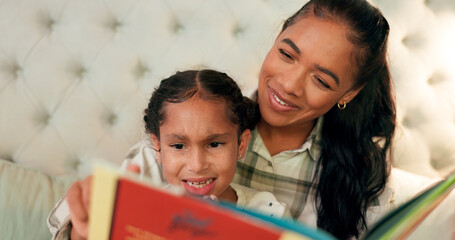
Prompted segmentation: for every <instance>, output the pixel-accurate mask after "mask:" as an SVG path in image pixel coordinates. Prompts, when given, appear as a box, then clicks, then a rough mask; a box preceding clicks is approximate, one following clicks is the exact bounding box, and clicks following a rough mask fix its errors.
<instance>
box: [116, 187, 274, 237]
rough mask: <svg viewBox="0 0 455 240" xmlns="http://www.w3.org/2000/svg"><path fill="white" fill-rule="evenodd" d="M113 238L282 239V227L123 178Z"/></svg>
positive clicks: (118, 191) (118, 190)
mask: <svg viewBox="0 0 455 240" xmlns="http://www.w3.org/2000/svg"><path fill="white" fill-rule="evenodd" d="M114 209H115V210H114V214H113V219H112V231H111V234H110V239H113V240H120V239H122V240H123V239H200V240H209V239H219V240H223V239H226V240H227V239H264V240H267V239H270V240H272V239H279V238H280V235H281V232H282V230H280V229H278V228H275V227H273V226H267V227H264V224H263V223H259V222H253V221H251V220H250V221H248V218H247V217H246V216H242V215H239V214H237V213H234V212H232V211H229V210H227V209H223V208H220V207H219V206H216V205H214V204H211V203H209V202H207V201H204V200H202V199H196V198H194V197H190V196H185V195H181V196H177V195H173V194H171V193H167V192H164V191H160V190H158V189H153V188H150V187H148V186H145V185H141V184H138V183H137V182H134V181H131V180H128V179H120V180H119V181H118V186H117V197H116V199H115V208H114Z"/></svg>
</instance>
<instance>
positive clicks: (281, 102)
mask: <svg viewBox="0 0 455 240" xmlns="http://www.w3.org/2000/svg"><path fill="white" fill-rule="evenodd" d="M272 94H273V93H272ZM273 97H274V98H275V100H276V101H277V102H278V103H279V104H281V105H283V106H289V104H287V103H285V102H283V101H282V100H281V99H279V98H278V96H277V95H275V94H273Z"/></svg>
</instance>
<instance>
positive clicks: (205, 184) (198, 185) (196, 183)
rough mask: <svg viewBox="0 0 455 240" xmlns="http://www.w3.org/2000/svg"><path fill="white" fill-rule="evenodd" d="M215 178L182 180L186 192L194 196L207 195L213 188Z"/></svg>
mask: <svg viewBox="0 0 455 240" xmlns="http://www.w3.org/2000/svg"><path fill="white" fill-rule="evenodd" d="M215 180H216V179H215V178H208V179H188V180H182V182H183V186H184V187H185V189H186V191H187V192H188V193H190V194H194V195H208V194H209V193H210V192H211V191H212V189H213V188H214V187H215Z"/></svg>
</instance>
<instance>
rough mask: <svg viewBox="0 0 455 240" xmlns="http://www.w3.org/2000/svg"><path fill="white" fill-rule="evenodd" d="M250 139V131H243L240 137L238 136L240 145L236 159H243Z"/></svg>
mask: <svg viewBox="0 0 455 240" xmlns="http://www.w3.org/2000/svg"><path fill="white" fill-rule="evenodd" d="M250 138H251V131H250V129H246V130H245V131H243V133H242V135H241V136H240V144H239V151H238V154H239V155H238V156H237V159H242V158H243V157H245V153H246V148H247V147H248V143H249V142H250Z"/></svg>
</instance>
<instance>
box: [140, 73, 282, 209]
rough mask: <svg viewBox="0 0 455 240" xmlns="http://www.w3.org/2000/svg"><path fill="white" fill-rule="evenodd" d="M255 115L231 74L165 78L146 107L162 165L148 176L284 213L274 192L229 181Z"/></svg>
mask: <svg viewBox="0 0 455 240" xmlns="http://www.w3.org/2000/svg"><path fill="white" fill-rule="evenodd" d="M257 120H258V115H257V110H256V103H254V102H253V101H251V100H250V99H248V98H246V97H243V95H242V93H241V91H240V89H239V87H238V86H237V84H236V83H235V82H234V81H233V80H232V79H231V78H230V77H229V76H228V75H226V74H224V73H220V72H217V71H213V70H202V71H185V72H177V73H176V74H175V75H173V76H171V77H169V78H167V79H164V80H163V81H162V82H161V84H160V85H159V87H158V88H157V89H156V90H155V92H154V93H153V95H152V97H151V98H150V102H149V105H148V108H147V109H146V110H145V116H144V121H145V128H146V132H147V133H148V134H150V137H151V140H152V144H153V148H154V150H155V152H156V161H157V162H158V164H159V166H160V167H161V170H158V169H156V170H158V171H156V172H154V173H150V175H151V176H156V177H159V178H161V179H160V180H161V181H167V183H169V184H171V185H177V186H182V187H183V188H184V189H185V190H186V191H187V192H188V193H190V194H192V195H198V196H211V197H216V198H218V199H219V200H223V201H229V202H232V203H237V205H238V206H241V207H247V208H254V209H260V210H262V211H264V212H266V213H268V214H270V215H273V216H277V217H281V216H283V214H284V213H285V209H286V205H285V204H282V203H279V202H277V201H276V198H275V197H274V195H273V194H271V193H269V192H259V191H256V190H253V189H250V188H247V187H244V186H240V185H238V184H231V181H232V179H233V178H234V174H235V170H236V164H237V160H238V159H240V158H242V157H243V156H244V155H245V150H246V148H247V146H248V142H249V139H250V136H251V135H250V130H251V129H253V128H254V126H255V124H256V122H257ZM161 172H162V173H163V174H164V178H162V177H161V176H162V174H161ZM155 179H156V178H155Z"/></svg>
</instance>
